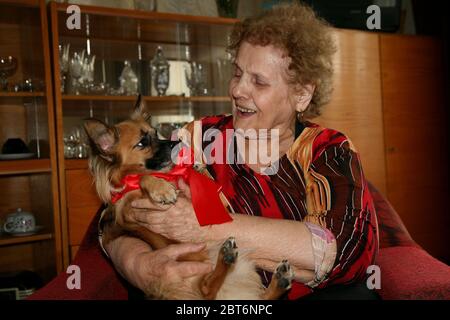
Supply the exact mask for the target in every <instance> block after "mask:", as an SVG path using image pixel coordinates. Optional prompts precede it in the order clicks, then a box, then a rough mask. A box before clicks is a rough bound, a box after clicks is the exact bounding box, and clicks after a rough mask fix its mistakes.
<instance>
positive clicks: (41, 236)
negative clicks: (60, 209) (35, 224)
mask: <svg viewBox="0 0 450 320" xmlns="http://www.w3.org/2000/svg"><path fill="white" fill-rule="evenodd" d="M51 239H53V233H48V232H42V233H37V234H33V235H31V236H22V237H15V236H10V235H3V234H2V235H0V247H1V246H8V245H13V244H24V243H30V242H36V241H44V240H51Z"/></svg>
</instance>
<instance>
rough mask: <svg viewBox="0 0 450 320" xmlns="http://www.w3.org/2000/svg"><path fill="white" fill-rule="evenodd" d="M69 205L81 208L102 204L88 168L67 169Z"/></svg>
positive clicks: (69, 206)
mask: <svg viewBox="0 0 450 320" xmlns="http://www.w3.org/2000/svg"><path fill="white" fill-rule="evenodd" d="M66 184H67V192H66V198H67V207H68V208H80V207H89V206H97V208H98V206H99V205H100V200H99V199H98V197H97V192H96V191H95V186H94V184H93V183H92V176H91V174H90V173H89V171H88V170H87V169H84V170H83V169H80V170H67V171H66Z"/></svg>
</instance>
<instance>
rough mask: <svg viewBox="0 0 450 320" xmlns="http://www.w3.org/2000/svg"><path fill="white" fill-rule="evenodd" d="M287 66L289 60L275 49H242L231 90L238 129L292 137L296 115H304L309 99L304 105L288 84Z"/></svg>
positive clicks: (236, 127)
mask: <svg viewBox="0 0 450 320" xmlns="http://www.w3.org/2000/svg"><path fill="white" fill-rule="evenodd" d="M288 65H289V58H288V57H284V56H283V52H282V51H281V50H280V49H277V48H275V47H273V46H272V45H267V46H264V47H263V46H259V45H252V44H250V43H248V42H243V43H242V44H241V45H240V47H239V51H238V53H237V56H236V59H235V62H234V69H235V70H234V74H233V78H232V79H231V81H230V87H229V94H230V97H231V99H232V105H233V124H234V128H235V129H243V130H248V129H255V130H259V129H269V130H270V129H279V130H280V132H279V133H280V135H282V136H283V135H286V134H290V131H292V127H293V124H294V121H295V116H296V111H303V110H304V109H305V108H306V106H307V104H308V103H309V100H310V99H308V101H307V103H301V101H304V99H302V97H300V96H299V94H298V93H295V92H294V91H293V90H292V88H291V87H292V86H290V85H289V84H288V81H287V68H288ZM292 134H293V132H292Z"/></svg>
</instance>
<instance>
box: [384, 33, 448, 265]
mask: <svg viewBox="0 0 450 320" xmlns="http://www.w3.org/2000/svg"><path fill="white" fill-rule="evenodd" d="M380 60H381V67H382V68H381V70H382V77H381V80H382V81H381V82H382V86H383V114H384V132H385V145H386V177H387V179H386V181H387V196H388V198H389V200H390V201H391V202H392V204H393V206H394V208H396V210H397V211H398V213H399V214H400V215H401V217H402V219H403V221H404V222H405V225H406V227H407V228H408V230H409V232H410V233H411V235H412V237H413V238H414V240H416V241H417V243H418V244H420V245H421V246H423V247H424V248H425V249H426V250H428V252H429V253H430V254H432V255H433V256H435V257H437V258H439V259H441V260H443V261H445V262H447V263H450V250H449V249H448V244H449V243H450V233H449V232H448V228H449V227H450V214H449V208H448V205H447V201H446V200H447V199H448V195H449V169H448V160H449V158H448V157H449V154H448V152H449V151H448V150H449V125H448V119H449V118H448V102H447V103H446V101H445V88H446V87H445V79H444V75H445V73H444V70H445V62H444V60H443V48H442V43H441V42H440V41H439V40H437V39H433V38H429V37H400V36H395V35H381V36H380ZM447 81H448V79H447ZM447 88H448V84H447Z"/></svg>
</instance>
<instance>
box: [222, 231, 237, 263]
mask: <svg viewBox="0 0 450 320" xmlns="http://www.w3.org/2000/svg"><path fill="white" fill-rule="evenodd" d="M220 251H221V253H222V254H223V262H224V263H225V264H228V265H230V264H233V263H235V262H236V259H237V256H238V251H237V246H236V239H235V238H234V237H229V238H228V239H227V240H226V241H225V242H224V243H223V244H222V247H221V248H220Z"/></svg>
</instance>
